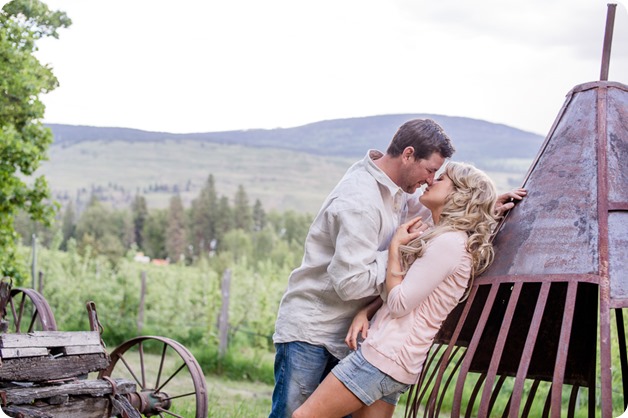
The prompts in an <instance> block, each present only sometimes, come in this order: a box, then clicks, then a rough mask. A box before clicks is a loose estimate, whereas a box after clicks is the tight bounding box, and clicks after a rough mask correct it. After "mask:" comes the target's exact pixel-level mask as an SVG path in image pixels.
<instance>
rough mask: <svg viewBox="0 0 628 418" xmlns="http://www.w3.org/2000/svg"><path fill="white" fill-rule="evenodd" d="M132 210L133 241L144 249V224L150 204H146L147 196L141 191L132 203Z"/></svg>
mask: <svg viewBox="0 0 628 418" xmlns="http://www.w3.org/2000/svg"><path fill="white" fill-rule="evenodd" d="M131 211H132V213H133V241H134V242H135V244H136V245H137V248H139V249H140V250H144V236H143V234H144V224H145V223H146V218H147V217H148V205H147V204H146V198H145V197H144V196H143V195H140V194H139V193H138V194H136V195H135V199H133V203H132V204H131Z"/></svg>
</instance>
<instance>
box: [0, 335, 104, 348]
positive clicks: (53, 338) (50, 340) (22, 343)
mask: <svg viewBox="0 0 628 418" xmlns="http://www.w3.org/2000/svg"><path fill="white" fill-rule="evenodd" d="M97 344H100V334H99V333H98V331H34V332H29V333H27V334H2V335H0V347H3V348H22V347H46V348H50V347H69V346H74V345H79V346H80V345H97Z"/></svg>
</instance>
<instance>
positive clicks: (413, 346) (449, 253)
mask: <svg viewBox="0 0 628 418" xmlns="http://www.w3.org/2000/svg"><path fill="white" fill-rule="evenodd" d="M466 241H467V236H466V233H464V232H459V231H456V232H445V233H443V234H442V235H439V236H438V237H436V238H434V239H433V240H431V241H429V242H428V246H427V248H426V250H425V253H424V255H423V257H421V258H418V259H417V260H416V261H415V262H414V263H413V264H412V266H410V268H409V269H408V272H407V274H406V276H405V278H404V279H403V281H402V282H401V284H400V285H399V286H396V287H394V288H393V289H392V290H391V291H390V293H389V294H388V295H387V298H386V299H385V303H384V305H383V306H382V307H381V308H380V309H379V311H377V313H376V314H375V318H374V319H373V322H372V324H371V328H370V329H369V332H368V337H367V338H366V340H364V342H363V343H362V353H363V355H364V357H365V358H366V359H367V360H368V361H369V362H370V363H371V364H373V365H374V366H375V367H377V368H378V369H380V370H381V371H383V372H384V373H386V374H388V375H390V376H391V377H392V378H394V379H395V380H398V381H399V382H402V383H408V384H414V383H416V382H417V381H418V378H419V375H420V374H421V370H422V368H423V363H424V362H425V359H426V357H427V354H428V352H429V349H430V347H431V345H432V341H433V340H434V336H435V335H436V333H437V332H438V330H439V329H440V327H441V324H442V323H443V321H444V320H445V318H447V316H448V315H449V313H450V312H451V311H452V310H453V309H454V308H455V307H456V305H457V304H458V302H459V300H460V298H461V297H462V295H463V294H464V292H465V290H466V288H467V285H468V282H469V277H470V276H471V256H470V255H469V253H468V252H467V250H466ZM382 296H383V297H386V295H382Z"/></svg>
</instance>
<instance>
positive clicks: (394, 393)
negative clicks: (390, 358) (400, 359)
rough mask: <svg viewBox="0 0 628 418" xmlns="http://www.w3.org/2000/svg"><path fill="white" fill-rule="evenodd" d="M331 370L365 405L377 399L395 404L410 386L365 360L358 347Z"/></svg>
mask: <svg viewBox="0 0 628 418" xmlns="http://www.w3.org/2000/svg"><path fill="white" fill-rule="evenodd" d="M331 372H332V373H333V374H334V376H336V377H337V378H338V380H340V381H341V382H342V384H344V385H345V386H346V387H347V389H349V390H350V391H351V392H353V394H354V395H355V396H357V397H358V399H360V400H361V401H362V402H363V403H364V404H366V405H371V404H373V402H375V401H377V400H382V401H384V402H386V403H389V404H391V405H397V402H399V397H400V396H401V395H402V394H403V393H404V392H405V391H406V390H408V388H409V387H410V385H408V384H406V383H401V382H398V381H396V380H395V379H393V378H392V377H390V376H388V375H387V374H385V373H383V372H382V371H380V370H379V369H378V368H377V367H375V366H373V365H372V364H371V363H369V362H368V361H366V359H365V358H364V356H363V355H362V350H360V349H358V351H354V352H353V353H351V354H349V355H348V356H347V357H345V358H344V359H343V360H342V361H341V362H340V363H338V365H337V366H336V367H334V368H333V369H332V371H331Z"/></svg>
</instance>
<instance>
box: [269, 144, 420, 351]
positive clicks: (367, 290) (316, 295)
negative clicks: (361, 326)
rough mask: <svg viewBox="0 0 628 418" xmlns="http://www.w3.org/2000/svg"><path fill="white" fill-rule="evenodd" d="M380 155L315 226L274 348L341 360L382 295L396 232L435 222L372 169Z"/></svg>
mask: <svg viewBox="0 0 628 418" xmlns="http://www.w3.org/2000/svg"><path fill="white" fill-rule="evenodd" d="M382 155H383V154H382V153H381V152H379V151H376V150H370V151H369V152H368V153H367V155H366V156H365V157H364V159H363V160H361V161H359V162H357V163H355V164H354V165H353V166H352V167H351V168H350V169H349V170H348V171H347V173H346V174H345V175H344V177H343V178H342V179H341V180H340V182H339V183H338V184H337V185H336V187H335V188H334V190H333V191H332V192H331V193H330V195H329V196H328V197H327V199H326V200H325V202H324V204H323V206H322V208H321V210H320V211H319V213H318V215H317V216H316V218H315V219H314V222H313V223H312V225H311V226H310V230H309V232H308V235H307V238H306V240H305V253H304V256H303V261H302V263H301V266H300V267H298V268H297V269H296V270H294V271H293V272H292V273H291V275H290V278H289V279H288V288H287V290H286V293H285V294H284V296H283V298H282V300H281V304H280V306H279V313H278V316H277V322H276V324H275V334H274V336H273V341H274V342H275V343H286V342H293V341H302V342H307V343H310V344H314V345H318V346H324V347H326V348H327V350H328V351H329V352H330V353H331V354H332V355H334V356H335V357H337V358H338V359H342V358H344V357H345V356H346V355H347V354H348V353H349V349H348V348H347V346H346V345H345V343H344V338H345V336H346V333H347V330H348V328H349V325H350V324H351V321H352V320H353V317H354V316H355V314H356V313H357V311H358V310H360V309H361V308H363V307H364V306H365V305H367V304H368V303H369V302H370V301H372V300H373V298H374V297H376V296H377V295H379V293H380V292H381V291H382V287H383V283H384V280H385V278H386V262H387V259H388V251H387V249H388V244H389V243H390V239H391V238H392V235H393V234H394V232H395V230H396V229H397V227H398V226H399V225H400V224H401V223H403V222H405V221H406V220H407V219H410V218H412V217H414V216H417V215H422V216H423V220H424V221H428V220H429V221H431V215H430V212H429V211H428V210H427V209H426V208H424V207H423V206H422V205H421V204H420V203H419V201H418V193H417V194H415V195H409V194H407V193H405V192H404V191H403V190H402V189H401V188H400V187H399V186H397V185H396V184H395V183H394V182H393V181H392V180H391V179H390V178H389V177H388V176H387V175H386V174H385V173H384V172H383V171H381V170H380V169H379V167H377V166H376V165H375V163H374V160H376V159H378V158H381V156H382ZM419 193H420V192H419Z"/></svg>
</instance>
